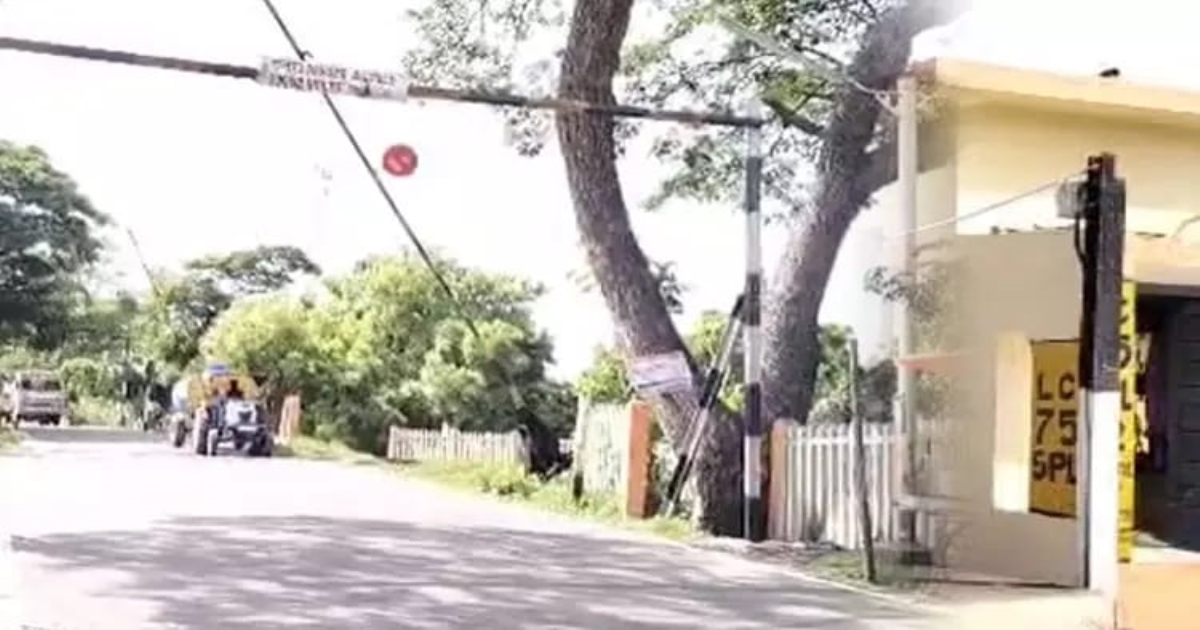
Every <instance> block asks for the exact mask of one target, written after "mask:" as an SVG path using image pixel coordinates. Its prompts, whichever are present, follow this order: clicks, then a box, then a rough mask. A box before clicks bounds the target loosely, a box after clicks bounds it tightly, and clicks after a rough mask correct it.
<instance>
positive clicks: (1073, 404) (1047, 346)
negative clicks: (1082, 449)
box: [1029, 282, 1140, 562]
mask: <svg viewBox="0 0 1200 630" xmlns="http://www.w3.org/2000/svg"><path fill="white" fill-rule="evenodd" d="M1136 299H1137V285H1136V284H1135V283H1133V282H1126V283H1124V285H1123V286H1122V289H1121V319H1120V323H1119V334H1120V343H1121V363H1120V379H1121V428H1120V435H1121V442H1120V458H1119V461H1118V462H1117V470H1118V479H1119V486H1118V506H1119V519H1120V520H1119V522H1118V528H1119V530H1118V531H1119V538H1118V540H1119V547H1118V550H1117V553H1118V557H1119V558H1120V560H1121V561H1122V562H1128V561H1129V559H1130V558H1131V556H1132V553H1133V542H1134V493H1135V487H1134V481H1135V470H1134V461H1135V457H1136V453H1137V445H1138V439H1139V438H1138V414H1139V412H1138V409H1139V407H1140V400H1139V396H1138V393H1137V375H1138V371H1139V366H1138V359H1140V357H1139V355H1138V352H1137V322H1136V321H1135V317H1136V310H1137V309H1136ZM1032 350H1033V396H1032V402H1033V431H1032V436H1031V437H1032V439H1031V448H1032V450H1031V453H1030V455H1031V458H1030V488H1029V509H1030V511H1031V512H1036V513H1039V514H1045V515H1048V516H1062V517H1074V516H1075V485H1076V476H1075V453H1076V442H1077V441H1078V437H1079V423H1080V421H1081V419H1080V418H1079V400H1078V399H1077V390H1078V383H1079V380H1078V361H1079V343H1078V342H1077V341H1076V340H1069V341H1037V342H1034V343H1033V344H1032Z"/></svg>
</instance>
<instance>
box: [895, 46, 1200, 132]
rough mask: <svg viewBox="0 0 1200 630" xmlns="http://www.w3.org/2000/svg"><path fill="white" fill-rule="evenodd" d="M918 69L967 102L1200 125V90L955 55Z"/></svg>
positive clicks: (924, 63) (924, 64)
mask: <svg viewBox="0 0 1200 630" xmlns="http://www.w3.org/2000/svg"><path fill="white" fill-rule="evenodd" d="M913 69H914V72H916V73H917V74H918V75H920V76H921V77H922V78H923V79H924V80H926V81H931V82H933V83H934V84H935V85H937V86H939V87H942V88H949V89H950V90H952V91H954V92H958V93H960V94H961V96H964V97H966V104H977V103H978V104H982V103H989V102H990V103H996V104H1002V105H1011V106H1017V107H1022V106H1024V107H1029V108H1034V109H1051V110H1059V111H1072V112H1078V113H1081V114H1092V115H1098V116H1108V117H1123V118H1137V119H1139V120H1142V121H1144V122H1147V123H1165V124H1182V125H1195V126H1200V91H1195V90H1186V89H1182V88H1171V87H1162V86H1154V85H1147V84H1144V83H1135V82H1132V81H1129V80H1128V79H1124V78H1120V77H1114V78H1104V77H1100V76H1086V75H1070V74H1061V73H1055V72H1047V71H1042V70H1031V69H1026V68H1015V67H1011V66H1000V65H994V64H989V63H983V62H978V61H969V60H964V59H954V58H938V59H933V60H930V61H926V62H922V63H919V64H916V65H915V66H914V68H913Z"/></svg>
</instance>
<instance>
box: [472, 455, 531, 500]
mask: <svg viewBox="0 0 1200 630" xmlns="http://www.w3.org/2000/svg"><path fill="white" fill-rule="evenodd" d="M475 479H476V482H477V483H478V486H479V490H481V491H483V492H485V493H487V494H494V495H496V496H501V497H518V498H522V499H528V498H529V497H531V496H533V494H534V493H535V492H537V490H538V486H539V485H541V484H540V483H539V482H538V480H537V479H535V478H533V477H531V476H529V475H527V474H526V473H525V471H524V470H523V469H522V468H521V467H520V466H517V465H503V464H500V465H493V466H484V467H481V468H480V469H479V470H477V471H476V472H475Z"/></svg>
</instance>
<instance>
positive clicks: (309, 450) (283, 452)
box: [275, 436, 387, 466]
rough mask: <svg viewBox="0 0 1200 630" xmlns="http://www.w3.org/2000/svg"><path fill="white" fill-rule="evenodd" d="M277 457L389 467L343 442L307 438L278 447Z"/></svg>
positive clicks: (295, 439)
mask: <svg viewBox="0 0 1200 630" xmlns="http://www.w3.org/2000/svg"><path fill="white" fill-rule="evenodd" d="M275 455H276V456H277V457H299V458H302V459H319V460H324V461H338V462H346V463H351V464H374V465H379V466H386V465H387V462H386V461H384V460H382V459H380V458H378V457H375V456H373V455H368V454H366V453H361V452H359V451H356V450H354V449H352V448H350V447H349V446H346V445H345V444H342V443H341V442H328V441H326V440H318V439H316V438H312V437H307V436H301V437H296V438H292V440H291V442H290V443H288V444H278V445H276V446H275Z"/></svg>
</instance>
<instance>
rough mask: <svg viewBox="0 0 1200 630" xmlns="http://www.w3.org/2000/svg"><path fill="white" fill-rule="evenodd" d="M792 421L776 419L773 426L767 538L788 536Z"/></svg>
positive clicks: (769, 461) (769, 468) (770, 452)
mask: <svg viewBox="0 0 1200 630" xmlns="http://www.w3.org/2000/svg"><path fill="white" fill-rule="evenodd" d="M791 439H792V432H791V423H790V422H789V421H787V420H776V421H775V423H774V424H773V425H772V426H771V448H770V450H769V451H768V458H769V459H768V462H767V466H768V468H767V469H768V470H769V471H770V476H769V477H768V478H769V479H770V486H769V487H768V490H769V494H768V495H767V517H768V518H769V519H770V520H768V521H767V538H770V539H772V540H780V539H784V538H786V537H787V533H788V532H787V512H788V509H787V505H788V493H789V492H792V490H793V489H792V487H791V483H790V481H791V476H790V475H789V474H788V467H789V461H788V459H789V458H788V450H789V449H790V448H791Z"/></svg>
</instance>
